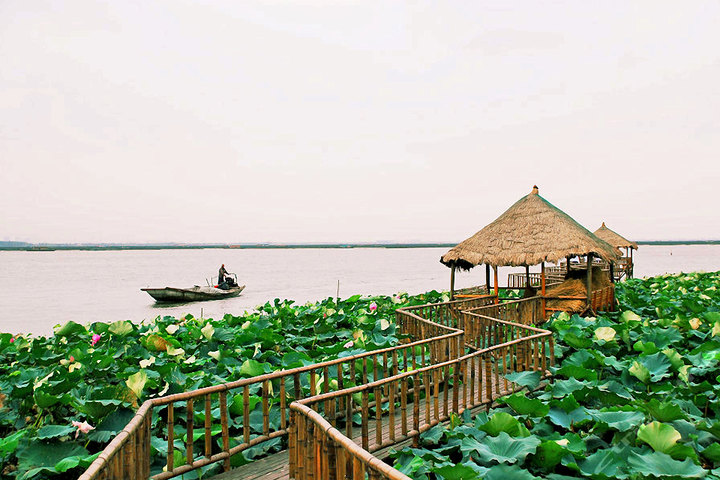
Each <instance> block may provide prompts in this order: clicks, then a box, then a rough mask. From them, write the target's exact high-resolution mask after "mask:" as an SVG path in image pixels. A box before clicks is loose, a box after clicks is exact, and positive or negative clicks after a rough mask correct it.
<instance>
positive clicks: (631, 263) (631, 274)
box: [628, 247, 633, 278]
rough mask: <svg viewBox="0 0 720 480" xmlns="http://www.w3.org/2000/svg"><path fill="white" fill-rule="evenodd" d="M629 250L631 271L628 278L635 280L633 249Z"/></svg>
mask: <svg viewBox="0 0 720 480" xmlns="http://www.w3.org/2000/svg"><path fill="white" fill-rule="evenodd" d="M628 250H630V265H629V267H630V271H629V272H628V273H629V275H628V277H630V278H633V248H632V247H630V248H629V249H628Z"/></svg>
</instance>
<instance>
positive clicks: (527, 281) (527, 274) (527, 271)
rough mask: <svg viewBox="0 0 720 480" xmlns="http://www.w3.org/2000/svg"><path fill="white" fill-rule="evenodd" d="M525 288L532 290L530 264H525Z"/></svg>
mask: <svg viewBox="0 0 720 480" xmlns="http://www.w3.org/2000/svg"><path fill="white" fill-rule="evenodd" d="M525 290H530V265H525Z"/></svg>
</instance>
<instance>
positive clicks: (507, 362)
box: [79, 294, 554, 480]
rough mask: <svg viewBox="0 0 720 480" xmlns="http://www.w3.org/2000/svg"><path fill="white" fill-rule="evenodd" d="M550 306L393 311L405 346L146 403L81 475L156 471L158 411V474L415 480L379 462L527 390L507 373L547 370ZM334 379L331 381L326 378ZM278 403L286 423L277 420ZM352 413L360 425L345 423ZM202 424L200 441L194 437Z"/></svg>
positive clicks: (139, 478)
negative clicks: (545, 322) (254, 454)
mask: <svg viewBox="0 0 720 480" xmlns="http://www.w3.org/2000/svg"><path fill="white" fill-rule="evenodd" d="M544 301H545V300H544V299H543V298H541V297H530V298H524V299H519V300H510V301H504V302H498V298H497V296H496V294H495V295H492V294H487V295H474V296H472V297H468V298H463V299H457V300H451V301H448V302H442V303H435V304H425V305H417V306H407V307H403V308H399V309H397V310H396V312H395V314H396V325H397V326H398V328H399V331H400V332H402V334H403V335H405V336H406V341H405V342H402V343H400V344H399V345H397V346H394V347H388V348H385V349H379V350H375V351H368V352H365V353H361V354H357V355H353V356H349V357H341V358H337V359H335V360H328V361H325V362H321V363H317V364H312V365H306V366H302V367H296V368H292V369H289V370H278V371H275V372H271V373H266V374H262V375H259V376H256V377H251V378H244V379H240V380H236V381H233V382H228V383H223V384H217V385H213V386H210V387H205V388H201V389H198V390H193V391H190V392H183V393H177V394H173V395H167V396H164V397H157V398H153V399H150V400H147V401H145V402H144V403H143V404H142V405H141V406H140V408H139V409H138V411H137V412H136V414H135V416H134V417H133V419H132V420H131V421H130V423H128V425H127V426H126V427H125V428H124V429H123V430H122V431H121V432H120V433H119V434H118V435H117V436H116V437H115V438H114V439H113V440H112V441H111V442H110V444H108V445H107V446H106V447H105V449H104V450H103V452H101V454H100V455H99V456H98V458H97V459H96V460H95V461H94V462H93V463H92V464H91V465H90V467H89V468H88V469H87V470H86V471H85V473H83V474H82V475H81V477H80V479H79V480H147V479H148V478H150V477H151V475H150V470H151V468H150V467H151V465H150V464H151V457H152V456H151V452H152V445H151V442H150V440H151V437H152V435H151V433H152V428H153V424H152V422H153V412H155V413H154V414H155V415H157V416H159V417H155V418H159V419H160V422H161V424H160V427H162V426H163V425H162V423H164V424H165V428H166V431H167V435H166V439H165V440H166V441H167V445H168V448H167V452H168V453H167V462H166V465H167V467H166V468H165V469H163V471H162V472H158V473H156V474H155V475H152V477H151V478H152V479H153V480H170V479H172V478H181V477H183V476H184V475H185V474H186V473H189V472H191V471H193V470H197V469H199V468H203V467H205V466H207V465H210V464H213V463H222V464H223V470H225V471H224V472H223V473H220V474H218V475H216V476H214V477H211V478H213V479H214V480H228V479H229V480H234V479H243V480H245V479H247V480H261V479H262V480H281V479H282V480H285V479H289V478H294V479H296V480H335V479H340V478H342V479H345V478H347V479H351V480H364V479H365V478H366V476H369V478H370V480H381V479H385V480H410V478H409V477H407V476H406V475H404V474H402V473H401V472H399V471H397V470H395V469H393V468H392V467H391V466H389V465H388V464H386V463H384V462H383V460H384V459H385V458H386V457H387V454H388V453H389V452H390V450H391V449H401V448H403V447H404V446H406V445H410V444H412V443H413V442H415V444H417V442H418V439H419V436H420V434H422V433H423V432H425V431H427V430H429V429H430V428H432V427H433V426H435V425H438V424H441V423H445V422H446V421H448V420H449V418H451V415H453V414H461V413H462V412H463V411H464V410H467V409H469V411H470V412H471V413H473V412H477V411H479V410H480V409H482V408H485V407H487V406H489V405H490V404H492V402H493V401H494V400H496V399H497V398H498V397H500V396H503V395H506V394H508V393H510V392H512V391H517V390H520V389H521V387H520V386H519V385H517V384H513V383H512V382H510V381H509V380H508V379H507V377H506V375H507V374H509V373H513V372H524V371H532V372H537V373H539V374H540V376H541V377H546V376H547V375H549V372H548V368H549V367H551V366H552V365H554V342H553V338H552V332H550V331H548V330H544V329H540V328H536V327H533V326H532V325H533V324H538V323H539V322H540V321H541V320H542V319H544V314H545V308H544V307H545V305H544ZM333 377H335V378H337V384H336V385H335V386H332V382H330V381H327V379H332V378H333ZM343 379H350V380H349V381H348V383H350V386H347V385H346V386H345V387H344V386H343ZM307 390H309V392H308V391H307ZM308 393H309V395H308ZM251 395H252V396H253V398H254V399H255V401H256V402H258V403H256V404H252V405H258V404H259V405H261V407H262V430H260V431H258V427H257V425H256V427H255V429H254V433H255V434H258V433H260V432H261V434H259V435H254V436H252V437H251V421H250V417H251V409H252V408H253V406H252V405H251ZM238 398H240V399H241V401H240V405H241V411H238V406H237V400H238ZM229 400H230V401H232V405H233V406H234V410H233V409H232V408H229V407H230V405H229ZM203 406H204V408H203ZM276 409H279V411H280V412H282V413H281V414H280V415H279V417H280V418H279V424H276V423H275V421H272V422H271V411H272V412H274V414H275V415H277V412H278V410H276ZM201 410H204V415H202V417H200V415H201V413H200V411H201ZM256 410H257V409H256ZM230 413H232V415H233V416H234V417H231V415H230ZM218 414H219V417H220V418H219V419H218V418H217V416H218ZM355 415H359V417H355ZM203 417H204V420H202V424H200V423H199V422H198V420H199V419H200V418H203ZM351 417H353V418H355V421H357V418H360V419H361V420H360V422H361V425H360V426H355V425H353V424H350V423H346V419H349V418H351ZM276 420H277V419H276ZM238 421H239V424H241V425H242V429H240V428H238V427H237V424H238ZM218 426H219V427H220V428H219V430H216V428H217V427H218ZM176 427H177V428H176ZM200 429H202V430H204V434H203V435H201V438H203V439H204V441H203V442H200V441H199V440H198V438H197V436H196V435H195V433H194V432H198V430H200ZM185 432H187V434H186V435H185V437H186V439H185V440H183V434H184V433H185ZM198 433H199V432H198ZM280 437H283V438H287V445H288V450H286V451H283V452H279V453H276V454H274V455H270V456H268V457H265V458H262V459H260V460H257V461H255V462H251V463H249V464H247V465H243V466H241V467H238V468H236V469H234V470H231V469H230V465H231V461H230V459H231V457H233V456H234V455H237V454H239V453H241V452H243V451H244V450H247V449H249V448H251V447H254V446H256V445H259V444H261V443H263V442H265V441H268V440H271V439H274V438H280ZM231 440H234V441H235V445H234V446H232V447H231ZM238 442H242V443H239V444H238ZM196 444H197V445H196ZM201 444H204V445H201ZM180 445H182V446H180ZM183 447H184V449H183ZM218 447H220V448H219V449H218ZM183 450H184V451H183ZM178 451H180V452H182V453H183V454H184V455H183V457H184V459H183V460H184V461H183V462H178V458H177V455H176V454H177V453H178Z"/></svg>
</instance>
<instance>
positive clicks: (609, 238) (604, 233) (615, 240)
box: [593, 222, 638, 279]
mask: <svg viewBox="0 0 720 480" xmlns="http://www.w3.org/2000/svg"><path fill="white" fill-rule="evenodd" d="M593 233H595V235H596V236H597V237H599V238H601V239H603V240H605V241H606V242H607V243H609V244H610V245H612V246H613V247H616V248H617V249H619V250H620V252H621V253H623V256H622V258H621V259H620V261H619V263H618V265H619V266H620V270H619V271H618V272H617V274H618V275H616V277H617V278H618V279H619V278H622V275H627V278H632V276H633V250H637V249H638V244H637V243H636V242H631V241H630V240H628V239H627V238H625V237H623V236H622V235H620V234H619V233H617V232H614V231H613V230H610V229H609V228H608V227H606V226H605V222H603V224H602V226H601V227H600V228H598V229H597V230H595V232H593ZM623 249H624V250H625V251H624V252H623Z"/></svg>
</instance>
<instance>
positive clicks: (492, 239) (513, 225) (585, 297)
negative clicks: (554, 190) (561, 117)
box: [440, 186, 620, 318]
mask: <svg viewBox="0 0 720 480" xmlns="http://www.w3.org/2000/svg"><path fill="white" fill-rule="evenodd" d="M576 256H586V257H587V258H588V260H589V262H588V265H592V259H593V257H599V258H601V259H603V260H605V261H607V262H616V261H618V260H619V258H620V255H619V253H618V251H617V250H616V249H615V248H614V247H613V246H611V245H609V244H608V243H606V242H605V241H603V240H601V239H600V238H598V237H597V236H595V235H594V234H593V233H592V232H590V231H589V230H588V229H586V228H585V227H583V226H582V225H580V224H579V223H577V222H576V221H575V220H573V219H572V218H571V217H570V216H569V215H568V214H566V213H565V212H563V211H562V210H560V209H559V208H557V207H555V206H554V205H553V204H551V203H550V202H548V201H547V200H545V199H544V198H543V197H541V196H540V194H539V193H538V188H537V186H534V187H533V189H532V191H531V192H530V193H529V194H528V195H526V196H524V197H522V198H521V199H520V200H518V201H517V202H515V204H514V205H512V206H511V207H510V208H509V209H507V211H505V213H503V214H502V215H500V216H499V217H498V218H497V219H496V220H495V221H493V222H492V223H490V224H489V225H487V226H486V227H485V228H483V229H482V230H480V231H479V232H477V233H476V234H475V235H473V236H472V237H470V238H468V239H467V240H464V241H463V242H461V243H459V244H458V245H456V246H455V247H453V248H451V249H450V250H449V251H448V252H447V253H446V254H445V255H443V256H442V257H441V259H440V262H442V263H443V264H444V265H446V266H448V267H450V272H451V273H450V279H451V280H450V293H451V296H454V295H455V285H454V278H455V270H456V269H457V268H459V269H461V270H470V269H471V268H473V267H476V266H477V265H483V264H484V265H485V266H486V269H487V270H489V269H491V268H492V270H493V279H494V282H493V287H492V292H493V293H494V294H495V295H496V296H497V294H498V292H499V288H500V287H499V286H498V273H497V269H498V267H501V266H513V267H518V266H524V267H526V268H525V272H526V275H527V282H526V284H527V285H530V284H531V282H530V273H529V267H530V266H534V265H538V264H539V265H540V292H539V297H540V298H541V299H542V310H543V317H544V318H546V317H547V314H548V312H550V311H552V310H564V308H560V307H551V306H550V305H547V304H546V301H548V300H556V301H562V300H572V301H575V302H578V301H580V303H581V304H582V305H583V307H584V308H583V310H584V311H588V310H593V309H594V308H603V307H605V306H606V305H604V304H608V305H610V304H613V303H614V300H615V299H614V289H613V288H612V284H610V282H609V281H607V283H608V284H609V292H599V291H594V290H596V289H594V288H593V286H594V282H593V279H592V275H593V273H594V272H593V269H592V268H587V270H586V272H584V273H585V276H586V279H585V280H586V281H585V285H582V284H581V287H582V290H581V292H577V293H575V294H574V295H559V294H556V295H554V296H553V295H552V293H551V292H548V291H547V290H546V288H547V285H546V272H545V264H546V263H547V262H552V263H558V262H559V261H560V260H563V259H567V260H568V261H569V259H570V258H573V257H576ZM597 271H599V269H597ZM576 281H577V280H576ZM581 283H582V282H581ZM595 283H597V282H595ZM488 290H490V288H489V285H488ZM608 295H609V296H610V297H611V298H608ZM596 296H597V298H595V297H596Z"/></svg>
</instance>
